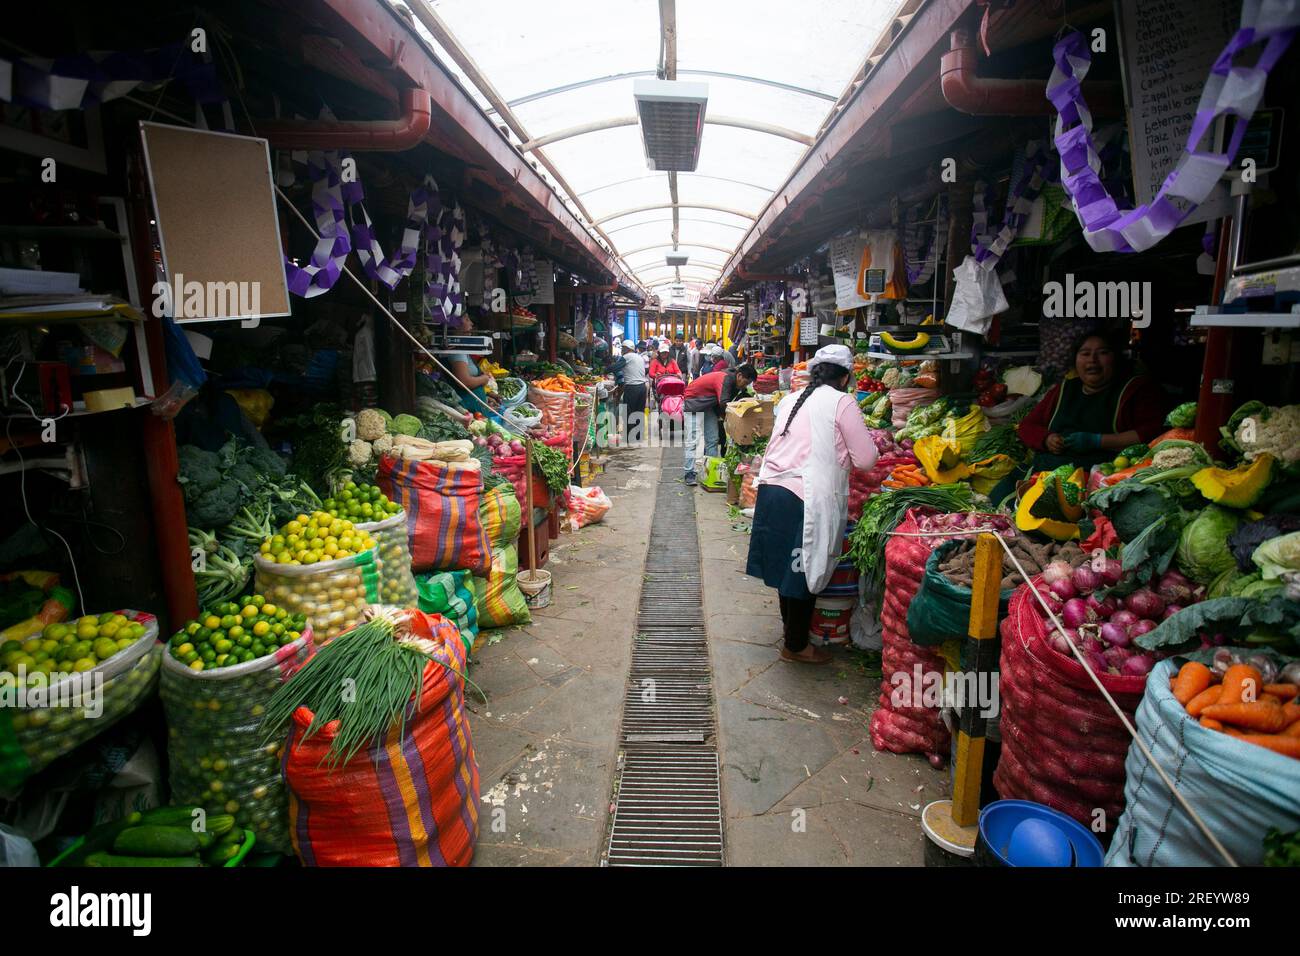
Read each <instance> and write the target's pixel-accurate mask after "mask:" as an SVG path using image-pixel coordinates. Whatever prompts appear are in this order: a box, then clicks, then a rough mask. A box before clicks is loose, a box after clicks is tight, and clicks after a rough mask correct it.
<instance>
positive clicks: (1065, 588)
mask: <svg viewBox="0 0 1300 956" xmlns="http://www.w3.org/2000/svg"><path fill="white" fill-rule="evenodd" d="M1050 590H1051V592H1052V593H1053V594H1055V595H1056V596H1057V597H1059V598H1060V599H1061V600H1062V601H1068V600H1070V598H1072V597H1074V595H1075V590H1074V584H1073V583H1072V582H1071V581H1070V579H1069V578H1061V580H1059V581H1053V582H1052V584H1051V586H1050Z"/></svg>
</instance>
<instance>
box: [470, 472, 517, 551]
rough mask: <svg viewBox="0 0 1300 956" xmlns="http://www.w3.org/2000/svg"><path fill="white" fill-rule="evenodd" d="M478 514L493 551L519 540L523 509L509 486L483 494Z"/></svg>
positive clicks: (499, 486) (502, 486) (499, 487)
mask: <svg viewBox="0 0 1300 956" xmlns="http://www.w3.org/2000/svg"><path fill="white" fill-rule="evenodd" d="M478 514H479V520H480V521H481V522H482V523H483V531H484V533H485V534H486V535H487V537H488V541H489V543H491V545H492V547H493V548H494V549H495V548H500V547H504V546H505V545H507V544H514V543H515V542H516V541H518V540H519V528H520V526H521V525H522V524H523V508H522V507H521V506H520V504H519V499H518V498H517V497H516V496H515V494H514V488H513V487H511V486H510V485H498V486H497V487H495V488H493V489H491V490H490V491H485V492H483V499H482V503H481V504H480V505H479V506H478Z"/></svg>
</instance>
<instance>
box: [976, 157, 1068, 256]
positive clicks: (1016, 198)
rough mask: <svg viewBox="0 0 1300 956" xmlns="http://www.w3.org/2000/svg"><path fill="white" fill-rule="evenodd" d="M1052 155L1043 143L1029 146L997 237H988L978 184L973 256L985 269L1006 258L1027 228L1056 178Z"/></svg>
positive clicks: (1012, 187)
mask: <svg viewBox="0 0 1300 956" xmlns="http://www.w3.org/2000/svg"><path fill="white" fill-rule="evenodd" d="M1049 157H1050V153H1049V151H1048V150H1047V147H1046V146H1045V145H1044V144H1043V143H1042V142H1040V141H1039V140H1031V141H1030V142H1029V143H1027V144H1026V146H1025V163H1024V168H1023V169H1022V170H1021V172H1020V176H1019V178H1017V179H1016V181H1015V182H1014V183H1013V184H1012V186H1011V190H1010V191H1009V192H1008V193H1007V208H1006V211H1005V212H1004V213H1003V216H1002V228H1000V229H999V230H998V231H997V234H996V235H991V236H990V235H987V234H986V229H987V221H988V207H987V201H986V200H985V199H984V193H983V188H984V184H983V183H976V184H975V203H974V205H975V210H976V211H975V224H974V226H973V227H972V230H971V231H972V234H973V238H972V242H971V253H972V254H973V255H974V256H975V262H976V263H977V264H978V265H979V266H980V267H981V268H983V269H992V268H993V267H994V266H996V265H997V264H998V262H999V260H1001V258H1002V257H1003V256H1004V255H1005V254H1006V251H1007V249H1009V248H1010V247H1011V243H1013V242H1014V241H1015V239H1016V236H1018V235H1019V234H1020V230H1021V229H1022V228H1023V227H1024V225H1025V221H1026V220H1028V218H1029V213H1030V212H1031V211H1032V210H1033V208H1034V200H1035V199H1037V198H1038V194H1039V193H1040V192H1042V191H1043V186H1045V185H1046V184H1047V183H1048V181H1049V180H1050V179H1051V178H1052V174H1051V171H1050V169H1049V167H1048V159H1049Z"/></svg>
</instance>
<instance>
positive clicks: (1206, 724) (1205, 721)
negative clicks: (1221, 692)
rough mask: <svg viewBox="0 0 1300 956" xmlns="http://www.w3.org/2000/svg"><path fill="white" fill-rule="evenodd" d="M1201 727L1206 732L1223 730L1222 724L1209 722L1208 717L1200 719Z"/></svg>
mask: <svg viewBox="0 0 1300 956" xmlns="http://www.w3.org/2000/svg"><path fill="white" fill-rule="evenodd" d="M1201 726H1202V727H1204V728H1205V729H1206V730H1222V729H1223V724H1221V723H1219V722H1218V721H1217V720H1211V719H1210V718H1209V717H1202V718H1201Z"/></svg>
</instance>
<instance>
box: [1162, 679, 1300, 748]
mask: <svg viewBox="0 0 1300 956" xmlns="http://www.w3.org/2000/svg"><path fill="white" fill-rule="evenodd" d="M1216 682H1217V683H1216ZM1169 689H1170V690H1171V691H1172V692H1173V695H1174V698H1175V699H1176V700H1177V701H1178V703H1180V704H1182V705H1183V706H1184V707H1186V708H1187V713H1188V715H1189V716H1191V717H1195V718H1197V720H1199V721H1200V724H1201V726H1202V727H1204V728H1206V729H1207V730H1214V731H1218V732H1219V733H1224V734H1227V735H1228V736H1229V737H1236V738H1237V739H1239V740H1244V741H1246V743H1250V744H1255V745H1256V746H1259V747H1266V748H1268V749H1269V750H1272V751H1273V752H1274V753H1280V754H1282V755H1283V756H1286V757H1292V758H1295V759H1297V760H1300V700H1298V699H1297V697H1300V686H1298V685H1296V684H1265V683H1264V679H1263V676H1262V675H1261V674H1260V672H1259V671H1258V670H1257V669H1256V668H1254V667H1251V666H1250V665H1249V664H1233V665H1232V666H1231V667H1229V668H1228V670H1227V672H1226V673H1224V675H1223V680H1222V681H1219V678H1218V675H1217V674H1215V673H1214V671H1212V670H1210V668H1208V667H1206V666H1205V665H1204V664H1200V663H1197V662H1196V661H1189V662H1188V663H1186V664H1184V665H1183V666H1182V668H1181V669H1180V670H1179V671H1178V674H1177V676H1175V677H1173V678H1171V679H1170V682H1169Z"/></svg>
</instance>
